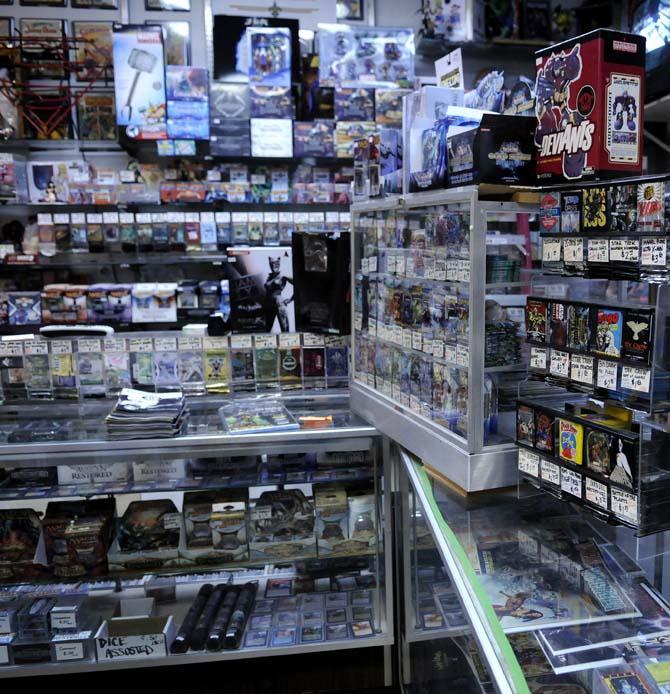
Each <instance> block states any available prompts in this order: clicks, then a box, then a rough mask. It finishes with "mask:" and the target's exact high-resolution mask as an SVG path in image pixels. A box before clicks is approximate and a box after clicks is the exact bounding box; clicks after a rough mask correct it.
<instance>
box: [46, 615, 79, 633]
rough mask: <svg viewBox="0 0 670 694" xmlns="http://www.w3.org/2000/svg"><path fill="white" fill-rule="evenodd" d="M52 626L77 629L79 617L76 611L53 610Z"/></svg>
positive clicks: (54, 627)
mask: <svg viewBox="0 0 670 694" xmlns="http://www.w3.org/2000/svg"><path fill="white" fill-rule="evenodd" d="M51 627H52V628H53V629H76V628H77V617H76V615H75V614H74V612H64V613H59V612H52V613H51Z"/></svg>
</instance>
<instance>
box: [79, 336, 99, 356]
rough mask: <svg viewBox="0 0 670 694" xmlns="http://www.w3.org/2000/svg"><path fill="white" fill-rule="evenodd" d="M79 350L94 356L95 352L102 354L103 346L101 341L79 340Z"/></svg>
mask: <svg viewBox="0 0 670 694" xmlns="http://www.w3.org/2000/svg"><path fill="white" fill-rule="evenodd" d="M77 349H78V350H79V351H80V352H83V353H86V354H93V353H95V352H102V344H101V342H100V340H95V339H90V338H87V339H81V340H77Z"/></svg>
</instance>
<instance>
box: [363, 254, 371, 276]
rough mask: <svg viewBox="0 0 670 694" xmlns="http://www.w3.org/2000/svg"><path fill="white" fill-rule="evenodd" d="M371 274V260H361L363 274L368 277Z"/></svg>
mask: <svg viewBox="0 0 670 694" xmlns="http://www.w3.org/2000/svg"><path fill="white" fill-rule="evenodd" d="M369 272H370V258H363V259H362V260H361V273H362V274H363V275H367V274H368V273H369Z"/></svg>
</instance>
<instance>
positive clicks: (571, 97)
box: [535, 29, 645, 182]
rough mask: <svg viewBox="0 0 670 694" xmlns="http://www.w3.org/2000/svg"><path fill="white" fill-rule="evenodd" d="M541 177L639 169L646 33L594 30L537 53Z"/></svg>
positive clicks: (603, 174)
mask: <svg viewBox="0 0 670 694" xmlns="http://www.w3.org/2000/svg"><path fill="white" fill-rule="evenodd" d="M535 65H536V69H537V76H536V84H535V89H536V109H535V111H536V115H537V128H536V131H535V145H536V147H537V150H538V156H537V174H538V179H539V180H540V182H550V181H562V180H566V179H567V180H580V179H581V180H593V179H598V178H613V177H616V176H622V175H634V174H639V173H640V172H641V171H642V130H643V110H644V87H645V39H644V37H642V36H636V35H634V34H627V33H622V32H618V31H611V30H608V29H597V30H596V31H592V32H589V33H588V34H584V35H582V36H577V37H576V38H573V39H569V40H568V41H564V42H562V43H559V44H556V45H554V46H550V47H549V48H544V49H542V50H540V51H537V52H536V53H535Z"/></svg>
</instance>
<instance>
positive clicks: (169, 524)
mask: <svg viewBox="0 0 670 694" xmlns="http://www.w3.org/2000/svg"><path fill="white" fill-rule="evenodd" d="M163 527H164V528H165V529H166V530H179V529H180V528H181V514H179V513H165V514H163Z"/></svg>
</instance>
